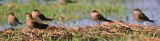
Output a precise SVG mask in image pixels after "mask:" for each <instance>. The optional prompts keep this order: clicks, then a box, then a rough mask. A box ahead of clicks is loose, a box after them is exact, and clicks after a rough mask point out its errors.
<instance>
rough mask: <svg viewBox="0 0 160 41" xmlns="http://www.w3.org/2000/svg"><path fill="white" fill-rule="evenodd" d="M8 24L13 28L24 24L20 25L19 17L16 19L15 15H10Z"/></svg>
mask: <svg viewBox="0 0 160 41" xmlns="http://www.w3.org/2000/svg"><path fill="white" fill-rule="evenodd" d="M8 24H9V25H11V26H12V27H13V26H17V25H18V24H23V23H20V22H19V21H18V19H17V17H15V15H14V13H9V16H8Z"/></svg>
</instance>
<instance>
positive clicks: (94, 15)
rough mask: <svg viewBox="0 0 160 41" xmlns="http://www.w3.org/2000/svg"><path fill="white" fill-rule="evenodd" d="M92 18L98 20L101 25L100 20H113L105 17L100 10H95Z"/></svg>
mask: <svg viewBox="0 0 160 41" xmlns="http://www.w3.org/2000/svg"><path fill="white" fill-rule="evenodd" d="M91 18H92V19H93V20H94V21H96V22H97V23H98V24H99V25H100V23H99V22H100V21H106V22H112V21H111V20H108V19H106V18H104V17H103V16H102V15H101V14H100V13H99V12H98V11H96V10H93V11H92V14H91Z"/></svg>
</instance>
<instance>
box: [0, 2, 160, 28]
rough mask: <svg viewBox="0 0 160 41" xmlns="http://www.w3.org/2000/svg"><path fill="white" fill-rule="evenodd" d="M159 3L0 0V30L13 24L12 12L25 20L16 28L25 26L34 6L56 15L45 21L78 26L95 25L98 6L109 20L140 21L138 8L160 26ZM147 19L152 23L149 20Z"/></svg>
mask: <svg viewBox="0 0 160 41" xmlns="http://www.w3.org/2000/svg"><path fill="white" fill-rule="evenodd" d="M159 4H160V0H0V30H3V29H7V28H10V27H11V26H9V25H8V23H7V17H8V15H9V12H13V13H15V16H16V17H17V18H18V20H19V21H20V22H22V23H24V24H23V25H19V26H17V28H24V27H25V21H26V16H25V13H26V12H30V13H31V12H32V11H33V10H34V9H38V10H39V11H40V13H42V14H44V15H45V16H46V17H49V18H54V19H53V21H45V22H44V23H46V24H50V25H54V26H56V25H64V26H68V27H71V28H75V27H77V26H86V25H96V22H95V21H93V20H92V19H91V18H90V14H91V11H92V10H97V11H98V12H100V13H101V14H102V15H103V16H104V17H105V18H107V19H110V20H114V21H118V20H123V21H124V22H125V23H127V24H138V22H137V21H135V20H134V18H133V16H132V14H133V10H134V9H135V8H139V9H141V10H142V12H144V13H145V15H146V16H148V17H149V19H151V20H154V21H155V24H156V25H157V26H160V21H159V20H160V19H159V18H160V14H159V13H160V8H159V7H160V5H159ZM145 23H146V24H147V25H152V23H150V22H145ZM142 25H144V23H143V24H142Z"/></svg>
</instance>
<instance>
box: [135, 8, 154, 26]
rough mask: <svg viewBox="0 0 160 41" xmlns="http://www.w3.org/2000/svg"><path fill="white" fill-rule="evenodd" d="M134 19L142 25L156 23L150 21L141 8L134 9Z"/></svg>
mask: <svg viewBox="0 0 160 41" xmlns="http://www.w3.org/2000/svg"><path fill="white" fill-rule="evenodd" d="M133 17H134V19H135V20H137V21H138V22H139V24H140V22H144V21H149V22H152V23H154V21H153V20H150V19H149V18H148V17H147V16H146V15H145V14H144V13H143V12H142V11H141V10H140V9H139V8H136V9H134V12H133Z"/></svg>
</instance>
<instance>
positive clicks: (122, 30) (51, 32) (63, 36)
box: [0, 21, 160, 41]
mask: <svg viewBox="0 0 160 41" xmlns="http://www.w3.org/2000/svg"><path fill="white" fill-rule="evenodd" d="M0 40H20V41H22V40H26V41H29V40H30V41H35V40H45V41H51V40H57V41H60V40H61V41H62V40H64V41H66V40H67V41H75V40H76V41H84V40H86V41H87V40H88V41H92V40H94V41H98V40H103V41H104V40H107V41H160V29H159V27H157V26H142V25H138V24H125V23H123V21H115V22H113V23H107V22H104V23H103V24H102V25H97V26H85V27H76V28H74V29H71V28H69V27H65V26H56V27H49V28H47V29H37V28H35V29H30V28H28V27H26V28H24V29H20V30H12V29H7V30H4V31H0Z"/></svg>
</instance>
